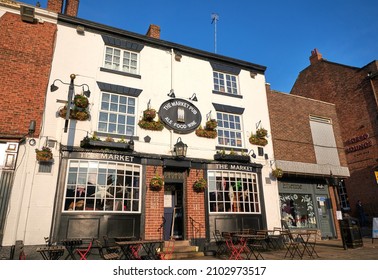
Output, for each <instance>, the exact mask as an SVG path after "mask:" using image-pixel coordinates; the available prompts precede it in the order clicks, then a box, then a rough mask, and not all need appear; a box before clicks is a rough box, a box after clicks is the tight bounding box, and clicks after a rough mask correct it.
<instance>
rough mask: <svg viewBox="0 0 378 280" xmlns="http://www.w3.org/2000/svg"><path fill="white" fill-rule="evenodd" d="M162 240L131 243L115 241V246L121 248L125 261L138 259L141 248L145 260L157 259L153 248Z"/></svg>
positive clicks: (133, 241)
mask: <svg viewBox="0 0 378 280" xmlns="http://www.w3.org/2000/svg"><path fill="white" fill-rule="evenodd" d="M163 242H164V240H132V241H117V242H116V244H117V245H118V246H120V247H121V250H122V252H123V257H124V258H125V259H127V260H135V259H140V258H141V257H140V255H139V253H138V251H139V248H140V247H141V248H143V249H144V251H145V253H146V259H150V260H154V259H157V254H156V251H155V247H156V245H157V244H162V243H163Z"/></svg>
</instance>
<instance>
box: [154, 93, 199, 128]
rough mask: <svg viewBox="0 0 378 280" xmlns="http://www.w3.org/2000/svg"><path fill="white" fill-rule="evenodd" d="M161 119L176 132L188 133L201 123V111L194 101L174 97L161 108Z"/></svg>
mask: <svg viewBox="0 0 378 280" xmlns="http://www.w3.org/2000/svg"><path fill="white" fill-rule="evenodd" d="M159 118H160V120H161V121H162V122H163V123H164V124H165V125H166V126H167V127H168V128H170V129H172V130H173V131H174V132H176V133H180V134H188V133H190V132H192V131H194V130H195V129H196V128H197V127H198V126H199V125H200V124H201V120H202V117H201V113H200V111H199V110H198V108H197V107H196V106H194V105H193V104H192V103H190V102H188V101H186V100H184V99H180V98H174V99H169V100H167V101H165V102H164V103H163V104H161V106H160V109H159Z"/></svg>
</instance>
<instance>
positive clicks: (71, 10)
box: [64, 0, 80, 17]
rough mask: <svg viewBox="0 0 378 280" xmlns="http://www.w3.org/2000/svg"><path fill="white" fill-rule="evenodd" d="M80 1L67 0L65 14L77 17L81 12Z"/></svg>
mask: <svg viewBox="0 0 378 280" xmlns="http://www.w3.org/2000/svg"><path fill="white" fill-rule="evenodd" d="M79 1H80V0H66V7H65V9H64V13H65V14H66V15H68V16H72V17H77V12H78V11H79Z"/></svg>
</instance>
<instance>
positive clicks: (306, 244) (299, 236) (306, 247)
mask: <svg viewBox="0 0 378 280" xmlns="http://www.w3.org/2000/svg"><path fill="white" fill-rule="evenodd" d="M290 233H291V234H292V236H293V239H294V240H295V241H296V242H299V244H300V245H302V247H303V248H302V250H300V249H299V250H298V251H299V257H300V258H301V259H303V256H304V254H305V253H307V255H308V256H309V257H311V258H313V257H314V255H316V256H318V254H317V252H316V251H315V245H316V234H317V231H316V230H302V231H290ZM312 237H313V240H311V238H312Z"/></svg>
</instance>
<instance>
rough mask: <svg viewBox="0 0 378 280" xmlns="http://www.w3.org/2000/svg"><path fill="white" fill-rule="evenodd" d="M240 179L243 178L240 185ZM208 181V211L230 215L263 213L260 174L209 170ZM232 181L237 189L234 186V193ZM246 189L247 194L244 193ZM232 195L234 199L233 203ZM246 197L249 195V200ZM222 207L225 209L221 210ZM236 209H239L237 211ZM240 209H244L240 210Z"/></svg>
mask: <svg viewBox="0 0 378 280" xmlns="http://www.w3.org/2000/svg"><path fill="white" fill-rule="evenodd" d="M230 178H233V179H230ZM238 180H241V184H240V185H239V182H240V181H238ZM207 181H208V192H207V195H208V211H209V213H210V214H225V215H229V214H261V213H262V209H261V207H262V206H261V201H260V188H259V182H258V175H257V174H256V173H252V172H240V171H230V170H209V171H208V173H207ZM232 183H235V190H234V188H232V190H233V191H232V194H233V195H231V194H230V191H229V189H230V186H233V185H232ZM240 187H241V189H240ZM246 187H247V188H246ZM246 190H247V195H246V194H245V193H244V192H245V191H246ZM212 196H213V197H212ZM227 197H228V199H227ZM231 197H232V198H233V200H234V201H233V202H232V203H231ZM246 197H248V200H247V201H246V200H245V198H246ZM218 198H220V199H218ZM235 200H236V202H235ZM235 203H236V205H235ZM235 206H236V208H235ZM214 207H215V210H214ZM222 207H223V211H219V209H220V208H222ZM235 209H236V210H237V211H235ZM240 209H241V210H243V211H239V210H240ZM228 210H231V211H228Z"/></svg>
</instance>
